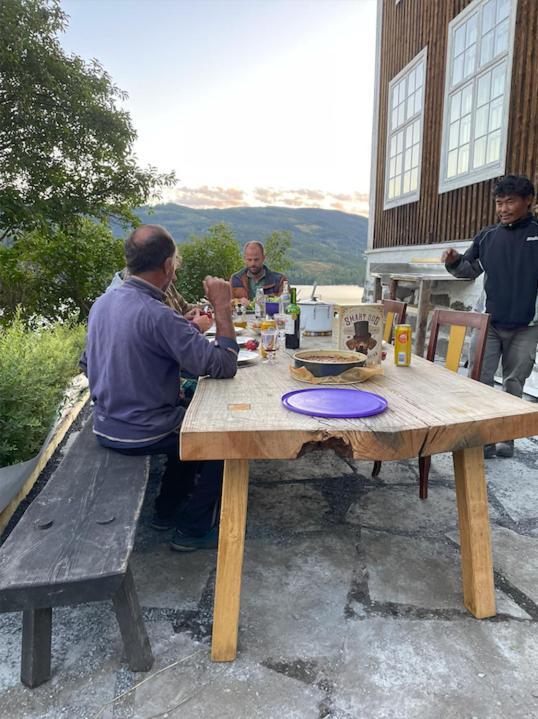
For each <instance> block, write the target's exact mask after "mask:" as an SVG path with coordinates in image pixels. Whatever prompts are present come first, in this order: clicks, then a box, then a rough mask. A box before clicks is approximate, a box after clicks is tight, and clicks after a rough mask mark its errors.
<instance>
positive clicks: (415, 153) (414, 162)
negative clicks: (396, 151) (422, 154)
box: [411, 145, 419, 167]
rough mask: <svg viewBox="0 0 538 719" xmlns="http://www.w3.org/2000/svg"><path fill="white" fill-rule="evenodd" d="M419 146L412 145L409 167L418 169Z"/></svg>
mask: <svg viewBox="0 0 538 719" xmlns="http://www.w3.org/2000/svg"><path fill="white" fill-rule="evenodd" d="M418 154H419V146H418V145H413V156H412V157H411V167H418Z"/></svg>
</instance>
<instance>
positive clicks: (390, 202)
mask: <svg viewBox="0 0 538 719" xmlns="http://www.w3.org/2000/svg"><path fill="white" fill-rule="evenodd" d="M421 63H423V67H424V70H423V83H422V104H421V108H420V117H419V118H418V119H419V121H420V141H419V150H418V175H417V187H416V189H415V190H412V191H411V192H407V193H405V194H402V195H398V196H397V197H392V198H391V199H389V196H388V194H389V179H390V178H389V168H390V143H391V139H392V137H393V135H394V134H395V133H396V132H400V131H401V130H402V129H403V128H405V127H406V126H407V125H408V124H409V123H408V122H406V123H404V124H403V125H400V126H398V128H397V129H393V127H392V93H393V90H394V88H395V87H396V86H397V85H398V83H399V82H401V80H402V79H403V78H404V77H406V76H407V75H409V74H410V73H411V72H412V71H413V70H414V69H415V68H416V67H417V66H418V65H420V64H421ZM427 68H428V47H427V46H426V47H424V48H422V50H421V51H420V52H419V53H418V55H415V57H414V58H413V59H412V60H411V62H409V63H408V64H407V65H406V66H405V67H404V68H403V69H402V70H400V72H399V73H398V74H397V75H395V77H393V78H392V80H391V81H390V83H389V90H388V98H387V141H386V150H385V188H384V192H383V198H384V202H383V209H384V210H388V209H390V208H391V207H400V206H401V205H407V204H409V203H411V202H417V200H419V199H420V176H421V168H422V147H423V145H424V143H423V135H424V104H425V99H426V71H427ZM414 117H415V119H414V120H413V123H414V122H416V120H417V117H416V116H414Z"/></svg>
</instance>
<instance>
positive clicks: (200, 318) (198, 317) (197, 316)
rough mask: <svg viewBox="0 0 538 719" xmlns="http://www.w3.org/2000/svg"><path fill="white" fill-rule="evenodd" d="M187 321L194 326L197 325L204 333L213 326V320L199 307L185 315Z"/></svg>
mask: <svg viewBox="0 0 538 719" xmlns="http://www.w3.org/2000/svg"><path fill="white" fill-rule="evenodd" d="M185 319H186V320H190V321H191V322H192V323H193V324H195V325H196V326H197V327H198V329H199V330H200V332H202V333H203V332H207V330H208V329H209V328H210V327H211V325H212V324H213V318H212V317H208V316H207V315H204V314H202V313H201V312H200V310H199V309H198V307H195V308H194V309H193V310H191V311H190V312H187V313H186V314H185Z"/></svg>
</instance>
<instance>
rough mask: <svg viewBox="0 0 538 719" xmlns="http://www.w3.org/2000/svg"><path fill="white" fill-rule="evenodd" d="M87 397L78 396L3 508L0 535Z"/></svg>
mask: <svg viewBox="0 0 538 719" xmlns="http://www.w3.org/2000/svg"><path fill="white" fill-rule="evenodd" d="M89 397H90V392H89V390H87V391H86V392H84V393H83V394H82V395H81V396H80V398H79V399H78V400H77V402H75V404H74V405H73V407H72V408H71V409H70V410H69V412H68V413H67V414H66V415H65V417H64V418H63V419H62V420H61V422H60V423H59V424H58V427H57V428H56V431H55V432H54V434H53V436H52V438H51V440H50V442H49V443H48V445H47V447H46V448H45V450H44V452H43V454H42V455H41V457H40V458H39V460H38V462H37V464H36V466H35V467H34V470H33V472H32V473H31V474H30V476H29V477H28V479H27V480H26V482H25V483H24V485H23V486H22V488H21V489H20V491H19V492H18V493H17V494H16V496H15V497H13V499H12V500H11V502H10V503H9V504H8V505H7V507H4V509H3V510H2V511H1V512H0V534H2V532H3V531H4V529H5V528H6V527H7V525H8V523H9V520H10V519H11V517H12V516H13V515H14V514H15V512H16V511H17V508H18V506H19V504H20V503H21V502H22V500H23V499H24V498H25V497H26V496H27V495H28V494H29V493H30V491H31V489H32V487H33V486H34V484H35V483H36V482H37V480H38V479H39V475H40V474H41V472H42V471H43V470H44V468H45V467H46V465H47V462H48V461H49V459H50V458H51V457H52V455H53V454H54V452H55V451H56V448H57V447H58V445H59V444H60V442H61V441H62V440H63V438H64V437H65V435H66V434H67V431H68V430H69V428H70V427H71V425H72V424H73V422H74V421H75V419H76V418H77V417H78V415H79V413H80V411H81V409H82V408H83V407H84V405H85V404H86V402H87V401H88V399H89Z"/></svg>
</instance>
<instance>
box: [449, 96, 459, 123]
mask: <svg viewBox="0 0 538 719" xmlns="http://www.w3.org/2000/svg"><path fill="white" fill-rule="evenodd" d="M460 110H461V92H456V93H455V94H454V95H452V98H451V100H450V122H454V120H457V119H458V118H459V116H460V114H461V111H460Z"/></svg>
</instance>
